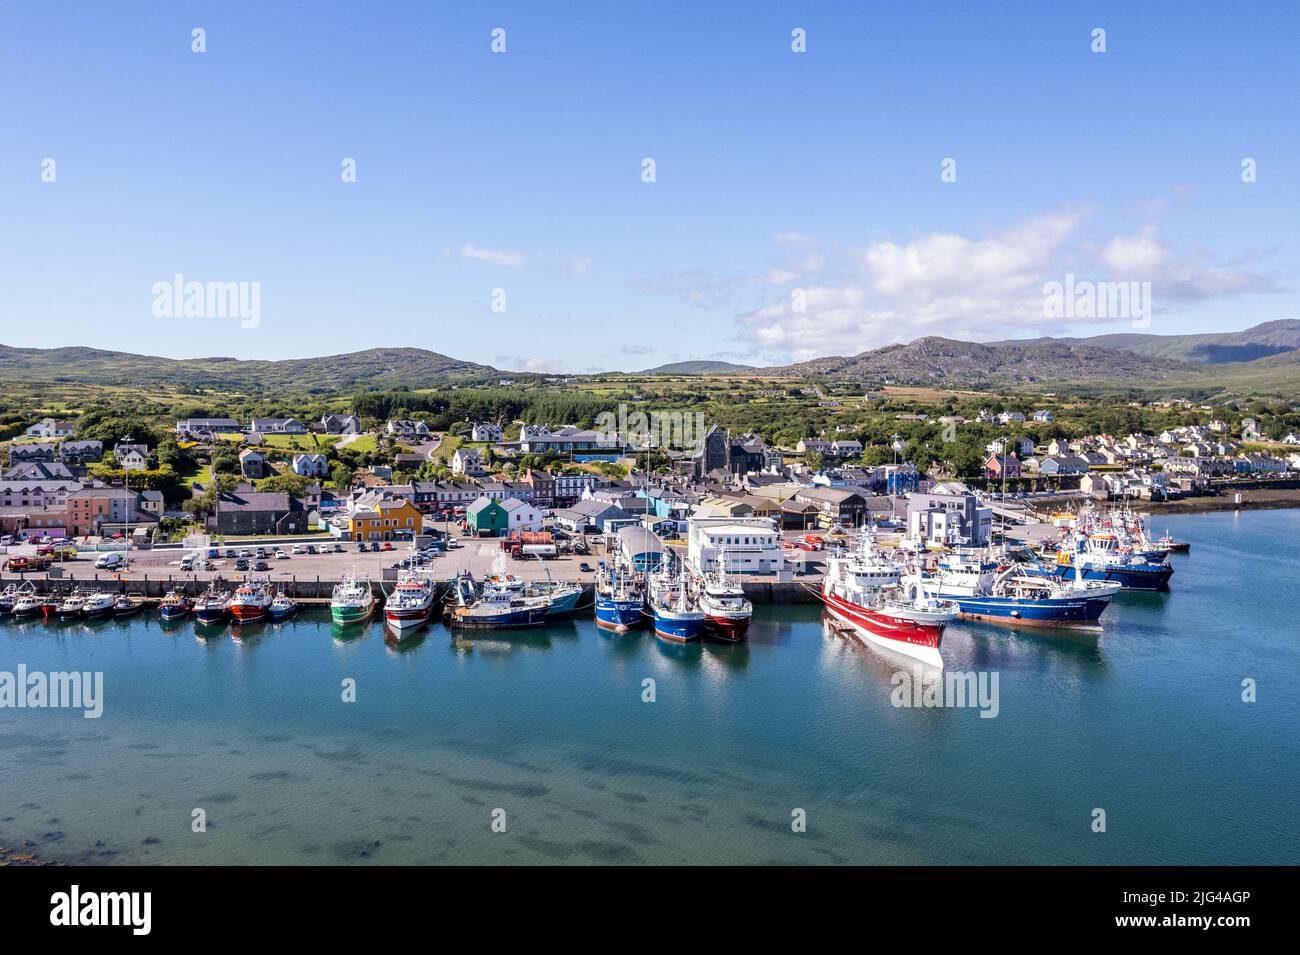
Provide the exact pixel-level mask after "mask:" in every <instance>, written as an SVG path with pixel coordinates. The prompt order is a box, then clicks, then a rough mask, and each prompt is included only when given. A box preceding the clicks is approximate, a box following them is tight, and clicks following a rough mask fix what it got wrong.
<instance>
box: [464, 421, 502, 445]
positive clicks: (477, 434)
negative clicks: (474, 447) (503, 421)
mask: <svg viewBox="0 0 1300 955" xmlns="http://www.w3.org/2000/svg"><path fill="white" fill-rule="evenodd" d="M469 439H470V440H471V441H487V442H490V443H492V444H496V443H497V442H499V441H500V440H501V425H499V424H476V425H474V427H473V428H472V429H471V430H470V433H469Z"/></svg>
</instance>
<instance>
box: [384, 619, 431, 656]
mask: <svg viewBox="0 0 1300 955" xmlns="http://www.w3.org/2000/svg"><path fill="white" fill-rule="evenodd" d="M428 639H429V626H428V624H427V623H426V624H422V625H421V626H419V627H414V628H412V627H407V628H406V629H405V630H403V631H401V632H399V631H398V630H397V629H396V628H395V627H389V626H385V627H384V646H385V648H387V650H388V652H389V653H392V654H402V653H411V652H412V651H414V650H418V649H419V648H420V647H421V646H423V645H424V643H425V641H426V640H428Z"/></svg>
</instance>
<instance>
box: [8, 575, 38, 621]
mask: <svg viewBox="0 0 1300 955" xmlns="http://www.w3.org/2000/svg"><path fill="white" fill-rule="evenodd" d="M35 593H36V585H35V584H33V583H32V582H31V581H30V580H24V581H23V582H22V583H21V584H10V585H9V586H8V587H6V588H5V589H4V592H3V593H0V616H8V615H10V614H12V613H14V605H15V604H17V603H18V601H19V600H20V599H21V598H22V597H25V596H27V595H28V594H35Z"/></svg>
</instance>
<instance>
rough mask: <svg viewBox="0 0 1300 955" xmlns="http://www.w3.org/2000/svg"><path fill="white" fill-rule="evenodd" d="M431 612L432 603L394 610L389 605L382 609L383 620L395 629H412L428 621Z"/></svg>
mask: <svg viewBox="0 0 1300 955" xmlns="http://www.w3.org/2000/svg"><path fill="white" fill-rule="evenodd" d="M432 612H433V607H432V605H430V606H428V607H419V608H411V609H407V610H394V609H392V608H391V607H389V608H388V609H386V610H385V611H384V622H385V623H386V624H388V625H389V626H390V627H392V628H393V629H395V630H412V629H414V628H415V627H423V626H424V625H425V624H426V623H428V622H429V616H430V614H431V613H432Z"/></svg>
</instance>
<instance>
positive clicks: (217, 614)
mask: <svg viewBox="0 0 1300 955" xmlns="http://www.w3.org/2000/svg"><path fill="white" fill-rule="evenodd" d="M229 602H230V591H228V590H226V589H225V587H224V586H222V584H221V582H220V581H218V580H214V581H212V583H210V584H209V585H208V589H207V590H205V591H204V592H203V593H201V594H200V595H199V597H198V599H197V600H195V601H194V616H195V618H196V619H197V620H198V621H199V623H206V624H213V623H223V622H225V619H226V605H227V604H228V603H229Z"/></svg>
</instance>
